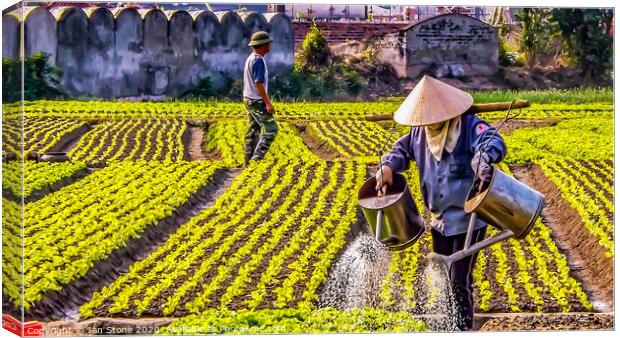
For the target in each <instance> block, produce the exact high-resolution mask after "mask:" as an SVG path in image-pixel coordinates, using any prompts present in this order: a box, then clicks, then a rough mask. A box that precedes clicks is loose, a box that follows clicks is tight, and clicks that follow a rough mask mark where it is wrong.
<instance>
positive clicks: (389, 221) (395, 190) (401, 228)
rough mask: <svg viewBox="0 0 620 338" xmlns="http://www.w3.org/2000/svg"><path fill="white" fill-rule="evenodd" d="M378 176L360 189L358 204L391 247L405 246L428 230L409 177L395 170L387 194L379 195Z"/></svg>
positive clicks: (399, 248) (375, 231)
mask: <svg viewBox="0 0 620 338" xmlns="http://www.w3.org/2000/svg"><path fill="white" fill-rule="evenodd" d="M376 184H377V180H376V178H374V177H373V178H371V179H368V180H367V181H366V182H364V184H363V185H362V186H361V188H360V189H359V191H358V195H357V197H358V201H359V202H358V204H359V205H360V207H361V209H362V212H363V213H364V218H366V221H367V222H368V224H375V228H374V229H373V228H372V226H371V227H370V228H371V230H372V231H373V232H374V235H375V238H376V239H377V241H379V242H381V243H383V244H384V245H386V246H387V247H388V248H389V249H390V250H404V249H406V248H408V247H409V246H411V245H413V243H415V242H416V241H417V240H418V239H419V238H420V236H422V234H423V233H424V220H423V219H422V217H421V216H420V213H419V212H418V208H417V207H416V205H415V202H414V200H413V196H412V195H411V191H410V190H409V186H408V185H407V180H406V179H405V177H404V176H403V175H401V174H398V173H394V174H393V183H392V185H389V186H387V192H386V194H385V195H384V196H380V197H379V196H377V190H376V189H375V187H376Z"/></svg>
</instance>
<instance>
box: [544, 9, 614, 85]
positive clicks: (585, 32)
mask: <svg viewBox="0 0 620 338" xmlns="http://www.w3.org/2000/svg"><path fill="white" fill-rule="evenodd" d="M551 16H552V19H553V21H554V22H555V23H556V25H557V27H558V30H559V33H560V35H561V36H562V39H563V41H564V53H565V54H566V55H567V56H569V57H571V58H573V59H574V60H575V62H576V63H577V65H578V66H579V67H580V69H581V72H582V74H583V75H584V77H585V80H586V82H588V81H590V80H592V79H594V78H596V77H597V76H600V75H608V74H609V73H610V72H611V71H612V70H613V34H612V33H611V29H612V28H611V25H612V20H613V9H594V8H592V9H581V8H557V9H553V10H552V11H551Z"/></svg>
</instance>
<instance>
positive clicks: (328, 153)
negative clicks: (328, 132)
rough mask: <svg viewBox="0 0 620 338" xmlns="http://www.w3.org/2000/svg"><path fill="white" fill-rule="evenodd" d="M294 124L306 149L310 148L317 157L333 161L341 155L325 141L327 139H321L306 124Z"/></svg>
mask: <svg viewBox="0 0 620 338" xmlns="http://www.w3.org/2000/svg"><path fill="white" fill-rule="evenodd" d="M294 126H295V127H296V128H297V130H298V131H299V134H300V135H301V138H302V139H303V140H304V143H305V144H306V146H307V147H308V149H310V151H311V152H313V153H314V154H315V155H316V156H318V157H319V158H321V159H323V160H326V161H333V160H335V159H338V158H341V157H342V156H341V155H340V154H339V153H338V151H337V150H336V149H334V148H332V146H330V145H329V144H328V143H327V141H323V140H321V139H320V138H319V137H318V136H316V135H315V134H314V133H312V132H311V131H310V130H309V129H308V128H307V127H308V126H307V124H295V125H294Z"/></svg>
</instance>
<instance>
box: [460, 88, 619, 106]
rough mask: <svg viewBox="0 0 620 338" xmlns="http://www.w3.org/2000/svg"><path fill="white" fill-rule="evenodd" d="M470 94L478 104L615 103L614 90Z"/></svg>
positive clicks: (496, 91) (589, 89)
mask: <svg viewBox="0 0 620 338" xmlns="http://www.w3.org/2000/svg"><path fill="white" fill-rule="evenodd" d="M470 94H472V95H473V97H474V102H476V103H487V102H508V101H512V100H514V99H515V98H519V99H524V100H529V101H530V102H531V103H536V104H544V103H565V104H582V103H598V102H609V103H612V102H613V101H614V93H613V90H612V89H609V88H607V89H605V88H579V89H548V90H488V91H473V92H470Z"/></svg>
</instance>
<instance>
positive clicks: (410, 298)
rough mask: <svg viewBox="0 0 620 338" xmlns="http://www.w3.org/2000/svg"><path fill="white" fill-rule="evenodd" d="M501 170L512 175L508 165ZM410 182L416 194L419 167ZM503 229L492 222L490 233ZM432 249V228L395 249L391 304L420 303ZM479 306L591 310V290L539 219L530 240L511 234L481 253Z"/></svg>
mask: <svg viewBox="0 0 620 338" xmlns="http://www.w3.org/2000/svg"><path fill="white" fill-rule="evenodd" d="M501 169H502V170H503V171H504V172H506V173H509V174H510V170H509V168H508V166H506V165H502V166H501ZM406 176H407V181H408V182H409V184H410V186H411V191H412V192H414V195H416V204H417V205H418V207H420V206H421V207H422V209H421V210H424V205H423V203H422V201H421V198H420V197H419V196H417V195H419V193H416V192H417V191H419V176H418V173H417V171H416V170H415V168H412V169H410V170H409V171H408V172H407V175H406ZM497 233H498V230H497V229H495V228H493V227H490V226H489V227H487V235H486V236H487V237H489V236H492V235H495V234H497ZM431 250H432V240H431V235H430V231H427V232H426V233H425V234H424V235H423V237H422V238H421V239H420V240H419V241H418V242H417V243H415V244H414V245H413V246H411V247H410V248H408V249H406V250H403V251H399V252H393V254H392V255H393V256H392V262H391V265H390V273H389V274H388V276H387V277H386V279H385V281H384V284H383V289H382V292H381V297H382V301H383V304H384V305H385V306H386V307H387V308H392V309H395V310H403V309H412V308H414V309H415V308H420V307H421V306H424V305H425V304H419V303H418V302H419V299H420V297H419V296H418V294H419V290H418V289H417V288H418V287H419V285H420V284H419V282H418V279H419V278H424V271H425V268H426V265H427V261H426V255H427V254H428V253H429V252H431ZM473 279H474V291H475V299H476V308H477V311H479V312H579V311H591V310H592V304H591V303H590V301H589V299H588V296H587V294H586V293H585V291H584V290H583V287H582V285H581V283H580V281H578V280H577V279H575V278H574V277H573V276H572V275H571V270H570V268H569V266H568V261H567V259H566V256H565V255H564V254H563V253H562V252H561V251H560V250H559V249H558V247H557V246H556V244H555V242H554V241H553V237H552V233H551V230H550V229H549V228H548V227H546V226H545V225H544V224H543V222H542V221H541V220H540V219H538V220H537V222H536V223H535V225H534V227H533V229H532V231H531V233H530V234H529V235H528V236H527V237H526V238H525V239H524V240H516V239H509V240H507V241H504V242H501V243H498V244H495V245H492V246H490V247H489V248H487V249H484V250H482V251H480V252H479V254H478V258H477V262H476V266H475V269H474V272H473Z"/></svg>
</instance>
